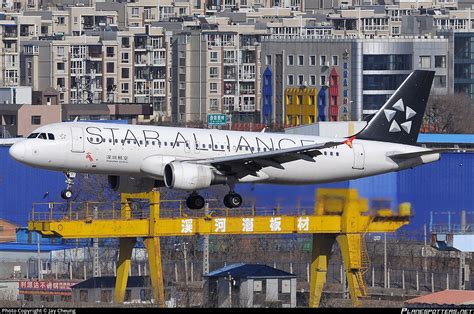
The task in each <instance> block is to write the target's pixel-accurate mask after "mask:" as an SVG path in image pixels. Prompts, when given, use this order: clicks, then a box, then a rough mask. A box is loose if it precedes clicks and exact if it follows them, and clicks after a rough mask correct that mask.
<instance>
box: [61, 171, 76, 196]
mask: <svg viewBox="0 0 474 314" xmlns="http://www.w3.org/2000/svg"><path fill="white" fill-rule="evenodd" d="M64 175H65V176H66V181H65V182H66V189H64V190H62V191H61V197H62V198H63V199H65V200H70V199H71V197H72V190H71V189H72V186H73V185H74V178H76V173H75V172H72V171H67V172H65V173H64Z"/></svg>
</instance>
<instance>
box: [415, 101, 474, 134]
mask: <svg viewBox="0 0 474 314" xmlns="http://www.w3.org/2000/svg"><path fill="white" fill-rule="evenodd" d="M473 118H474V105H472V104H471V99H470V98H469V97H468V96H466V95H464V94H459V93H455V94H449V95H435V96H431V97H430V99H429V100H428V105H427V107H426V112H425V116H424V119H423V126H422V127H423V131H425V132H430V133H473V132H474V123H472V121H473Z"/></svg>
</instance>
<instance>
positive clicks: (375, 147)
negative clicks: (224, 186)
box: [12, 122, 439, 184]
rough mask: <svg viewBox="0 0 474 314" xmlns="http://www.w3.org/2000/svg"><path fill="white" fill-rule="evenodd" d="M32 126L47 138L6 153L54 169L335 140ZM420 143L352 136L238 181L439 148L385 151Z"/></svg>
mask: <svg viewBox="0 0 474 314" xmlns="http://www.w3.org/2000/svg"><path fill="white" fill-rule="evenodd" d="M34 132H35V133H45V134H53V136H54V140H52V139H40V138H35V139H26V140H25V141H23V142H21V144H22V145H19V144H15V146H17V148H15V151H14V152H12V156H13V157H14V158H15V159H17V160H18V161H20V162H23V163H25V164H28V165H31V166H34V167H40V168H46V169H50V170H56V171H73V172H79V173H97V174H108V175H130V176H146V174H144V173H143V171H142V170H141V166H142V162H143V160H144V159H145V158H147V157H150V156H163V157H164V160H167V161H168V162H170V161H172V160H191V159H205V158H215V157H220V156H230V155H236V154H252V153H253V154H256V153H259V152H264V151H269V150H279V149H284V148H290V147H295V146H305V145H310V144H316V143H325V142H330V141H335V140H336V139H334V138H323V137H316V136H304V135H288V134H281V133H256V132H238V131H221V130H213V129H192V128H175V127H158V126H151V125H146V126H144V125H124V124H108V123H107V124H106V123H88V122H66V123H57V124H51V125H47V126H44V127H41V128H39V129H38V130H36V131H34ZM426 150H427V149H425V148H421V147H417V146H409V145H400V144H395V143H387V142H377V141H364V140H357V139H355V140H354V141H353V147H352V148H351V147H349V146H348V145H345V144H344V145H338V146H334V147H331V148H325V149H322V150H321V152H322V153H323V154H322V155H319V156H317V157H314V162H311V161H307V160H296V161H291V162H287V163H284V164H283V169H280V168H276V167H264V168H263V169H261V170H260V171H258V175H257V176H245V177H243V178H241V179H240V180H239V181H238V182H259V183H276V184H310V183H321V182H335V181H344V180H348V179H355V178H361V177H366V176H371V175H376V174H381V173H386V172H391V171H398V170H401V169H404V168H407V167H411V166H416V165H418V164H421V163H426V162H431V161H436V160H438V159H439V154H432V155H427V156H423V158H421V159H419V160H422V162H413V163H406V164H405V165H403V166H400V165H399V164H397V163H395V162H394V161H393V160H392V159H390V158H389V157H387V154H395V153H410V152H419V151H426Z"/></svg>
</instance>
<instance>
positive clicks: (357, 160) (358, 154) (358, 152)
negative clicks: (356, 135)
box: [352, 144, 365, 170]
mask: <svg viewBox="0 0 474 314" xmlns="http://www.w3.org/2000/svg"><path fill="white" fill-rule="evenodd" d="M352 150H353V151H354V163H353V164H352V168H353V169H361V170H362V169H364V164H365V151H364V146H363V145H362V144H352Z"/></svg>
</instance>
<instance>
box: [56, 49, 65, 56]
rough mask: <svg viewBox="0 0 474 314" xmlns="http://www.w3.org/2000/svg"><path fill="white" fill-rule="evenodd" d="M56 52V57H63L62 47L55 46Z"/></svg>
mask: <svg viewBox="0 0 474 314" xmlns="http://www.w3.org/2000/svg"><path fill="white" fill-rule="evenodd" d="M57 54H58V57H63V56H64V47H57Z"/></svg>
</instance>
